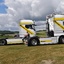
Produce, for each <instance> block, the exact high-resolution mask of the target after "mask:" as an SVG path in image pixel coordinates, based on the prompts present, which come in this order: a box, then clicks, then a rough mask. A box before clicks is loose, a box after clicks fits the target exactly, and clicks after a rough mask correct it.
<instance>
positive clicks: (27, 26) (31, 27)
mask: <svg viewBox="0 0 64 64" xmlns="http://www.w3.org/2000/svg"><path fill="white" fill-rule="evenodd" d="M25 27H26V28H28V29H33V30H35V27H34V25H25Z"/></svg>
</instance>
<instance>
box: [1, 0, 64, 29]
mask: <svg viewBox="0 0 64 64" xmlns="http://www.w3.org/2000/svg"><path fill="white" fill-rule="evenodd" d="M63 3H64V1H63V0H48V1H47V0H5V2H4V5H6V6H7V7H8V8H7V9H6V11H7V13H6V14H3V15H2V14H0V20H1V21H0V28H1V27H2V28H1V29H10V30H14V28H15V30H16V29H17V30H18V23H19V21H20V19H32V20H35V21H40V20H45V18H46V15H49V14H51V13H53V12H54V11H56V12H58V11H60V9H61V10H64V8H63V6H64V4H63ZM61 12H63V11H61ZM3 23H4V24H3Z"/></svg>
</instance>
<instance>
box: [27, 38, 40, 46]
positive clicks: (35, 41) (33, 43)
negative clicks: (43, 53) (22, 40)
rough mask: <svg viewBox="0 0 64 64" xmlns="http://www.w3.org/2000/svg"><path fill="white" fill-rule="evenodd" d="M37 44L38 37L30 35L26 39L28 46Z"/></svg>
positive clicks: (38, 42)
mask: <svg viewBox="0 0 64 64" xmlns="http://www.w3.org/2000/svg"><path fill="white" fill-rule="evenodd" d="M39 44H40V41H39V39H38V37H32V38H30V39H29V40H28V46H36V45H39Z"/></svg>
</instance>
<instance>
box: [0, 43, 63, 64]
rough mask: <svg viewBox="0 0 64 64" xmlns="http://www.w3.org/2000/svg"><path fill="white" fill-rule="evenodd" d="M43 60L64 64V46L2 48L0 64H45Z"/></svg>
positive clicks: (13, 46) (9, 46)
mask: <svg viewBox="0 0 64 64" xmlns="http://www.w3.org/2000/svg"><path fill="white" fill-rule="evenodd" d="M43 60H51V61H54V63H53V64H64V44H57V45H42V46H31V47H27V46H25V45H22V44H20V45H7V46H0V64H45V63H43Z"/></svg>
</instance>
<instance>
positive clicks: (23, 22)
mask: <svg viewBox="0 0 64 64" xmlns="http://www.w3.org/2000/svg"><path fill="white" fill-rule="evenodd" d="M20 24H21V25H23V24H24V25H25V24H34V23H33V22H20Z"/></svg>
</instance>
